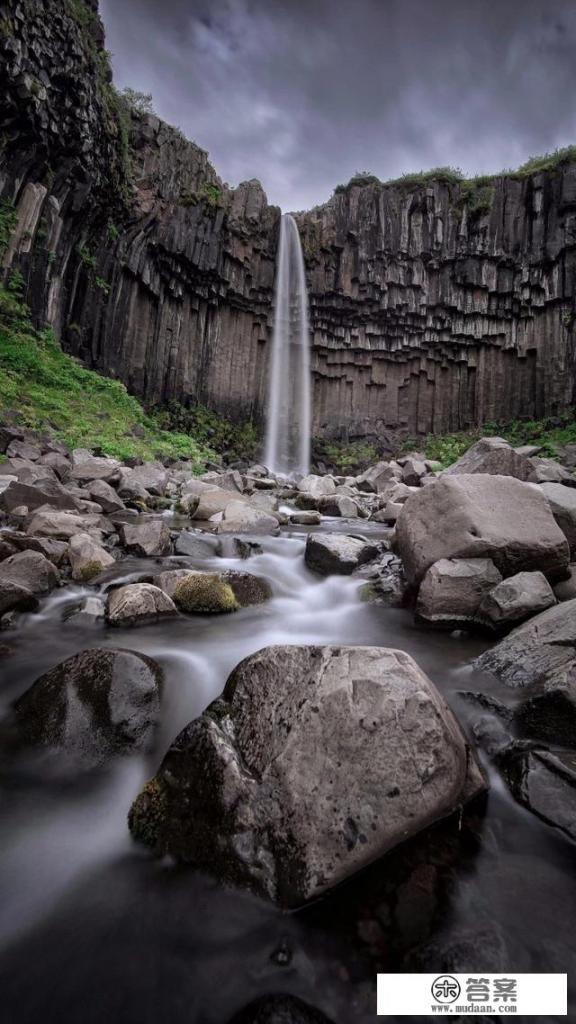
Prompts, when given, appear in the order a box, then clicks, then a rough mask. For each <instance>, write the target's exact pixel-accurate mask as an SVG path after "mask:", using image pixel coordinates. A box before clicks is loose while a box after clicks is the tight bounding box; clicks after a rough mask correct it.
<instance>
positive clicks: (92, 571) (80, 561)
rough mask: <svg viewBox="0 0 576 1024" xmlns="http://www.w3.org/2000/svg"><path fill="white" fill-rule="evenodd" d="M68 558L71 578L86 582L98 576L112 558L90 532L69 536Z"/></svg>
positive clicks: (111, 562) (110, 562)
mask: <svg viewBox="0 0 576 1024" xmlns="http://www.w3.org/2000/svg"><path fill="white" fill-rule="evenodd" d="M68 558H69V560H70V565H71V567H72V579H74V580H81V581H82V582H84V583H88V582H89V581H90V580H92V579H94V577H95V576H98V575H99V574H100V573H101V572H103V570H104V569H105V568H106V567H107V566H108V565H113V564H114V558H113V557H112V555H111V554H110V552H109V551H106V548H103V547H102V545H101V544H98V543H97V541H95V540H94V539H93V538H92V537H91V536H90V534H88V533H77V534H75V536H74V537H71V538H70V545H69V547H68Z"/></svg>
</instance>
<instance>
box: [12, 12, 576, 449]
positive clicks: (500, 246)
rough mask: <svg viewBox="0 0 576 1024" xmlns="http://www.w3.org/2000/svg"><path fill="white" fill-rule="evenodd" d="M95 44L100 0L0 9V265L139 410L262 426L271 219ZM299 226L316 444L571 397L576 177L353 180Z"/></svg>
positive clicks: (545, 407) (543, 406) (269, 210)
mask: <svg viewBox="0 0 576 1024" xmlns="http://www.w3.org/2000/svg"><path fill="white" fill-rule="evenodd" d="M102 47H103V32H102V26H101V23H100V20H99V18H98V14H97V4H96V0H10V2H8V3H3V4H0V86H1V87H2V98H1V100H0V132H1V133H2V147H1V149H0V196H2V197H3V200H4V203H5V201H7V200H8V201H13V202H14V203H15V204H16V206H17V210H18V224H17V227H16V231H15V232H14V233H13V235H12V238H11V241H10V244H9V246H8V248H7V250H6V252H5V254H4V257H3V259H4V273H5V274H9V273H12V272H13V271H14V270H15V269H18V270H19V271H20V272H21V273H22V275H23V278H24V286H25V291H26V298H27V301H28V303H29V304H30V306H31V308H32V310H33V313H34V316H35V318H36V320H37V322H38V323H40V324H51V325H52V326H53V327H54V329H55V330H56V332H57V333H58V335H59V336H60V337H61V339H62V343H63V345H64V346H65V348H67V349H68V350H69V351H71V352H72V353H74V354H75V355H78V356H79V357H81V358H82V359H83V360H84V361H85V362H86V363H87V364H88V365H91V366H94V367H95V368H97V369H99V370H101V371H102V372H104V373H107V374H110V375H113V376H116V377H119V378H120V379H121V380H123V381H124V382H125V383H126V385H127V386H128V388H129V389H130V390H131V391H132V392H133V393H135V394H137V395H138V396H139V397H141V398H143V399H144V401H145V402H146V403H147V404H148V405H150V406H154V405H159V404H164V403H166V402H168V401H171V400H176V401H179V402H183V403H192V404H193V403H198V402H200V403H202V404H205V405H208V406H210V407H211V408H213V409H215V410H216V411H217V412H219V413H221V414H224V415H227V416H230V417H231V418H234V419H247V418H255V419H256V420H257V421H261V419H262V415H263V410H264V406H265V388H266V376H267V367H268V360H269V350H270V341H271V322H272V316H271V309H272V298H273V279H274V259H275V252H276V246H277V240H278V229H279V217H280V211H279V210H278V209H277V208H276V207H273V206H269V205H268V203H267V201H266V197H265V195H264V193H263V191H262V188H261V186H260V184H259V183H258V182H257V181H250V182H245V183H243V184H241V185H239V186H238V188H236V189H231V188H229V187H228V186H227V185H225V184H224V183H222V182H221V181H220V179H219V178H218V177H217V175H216V172H215V171H214V169H213V168H212V167H211V165H210V163H209V161H208V157H207V154H206V153H205V152H204V151H203V150H201V149H200V148H199V147H198V146H196V145H194V144H193V143H191V142H188V141H186V140H185V139H184V138H183V136H182V135H181V134H180V132H178V130H176V129H173V128H170V127H168V126H167V125H165V124H163V123H162V122H161V121H159V120H158V119H157V118H156V117H154V116H152V115H148V114H139V113H138V112H136V111H134V110H132V109H130V108H129V107H127V105H126V104H125V103H123V102H122V101H121V100H120V99H119V98H118V96H117V95H116V93H115V92H114V90H113V88H112V86H111V79H110V72H109V68H108V64H107V59H106V57H105V55H104V53H103V49H102ZM255 167H257V155H255ZM479 199H480V201H479ZM6 209H7V208H6ZM297 220H298V223H299V226H300V231H301V236H302V239H303V245H304V251H305V257H306V264H307V272H308V280H309V287H310V304H311V322H312V327H313V353H312V365H313V374H314V431H315V433H316V434H317V435H324V436H331V437H337V438H342V439H348V438H356V437H364V436H376V437H378V438H380V439H385V438H387V437H390V438H393V437H394V436H396V435H398V434H401V433H403V434H410V435H416V434H419V433H420V434H423V433H427V432H429V431H434V432H446V431H449V430H456V429H461V428H465V427H468V426H471V425H475V424H479V423H482V422H486V421H490V420H492V421H493V420H496V421H499V420H507V419H508V420H509V419H512V418H515V417H517V416H528V417H535V416H543V415H555V414H557V413H559V412H560V411H562V410H563V409H564V408H566V407H567V406H568V405H570V404H571V403H572V401H573V398H574V395H573V390H574V337H575V335H574V323H575V316H574V313H575V306H574V295H575V291H576V287H575V285H576V282H575V266H576V264H575V255H574V254H575V252H576V165H574V164H564V165H561V166H559V167H557V168H556V169H554V170H550V171H547V172H545V173H540V174H534V175H531V176H525V177H522V176H513V175H506V176H503V177H501V178H498V179H495V180H494V181H493V182H492V183H490V185H489V187H483V188H482V189H480V190H478V191H474V190H471V189H470V188H469V186H466V185H461V184H459V183H453V182H450V181H442V180H437V181H426V180H423V181H421V182H418V181H414V182H409V181H405V182H400V183H396V184H390V185H383V184H381V183H380V182H377V181H374V180H371V179H366V180H365V181H363V180H360V181H359V182H357V183H352V184H350V185H349V186H347V187H345V188H342V189H338V190H337V191H336V192H335V194H334V196H333V197H332V198H331V199H330V200H329V202H328V203H326V204H325V205H323V206H321V207H317V208H316V209H314V210H311V211H310V212H308V213H301V214H298V215H297Z"/></svg>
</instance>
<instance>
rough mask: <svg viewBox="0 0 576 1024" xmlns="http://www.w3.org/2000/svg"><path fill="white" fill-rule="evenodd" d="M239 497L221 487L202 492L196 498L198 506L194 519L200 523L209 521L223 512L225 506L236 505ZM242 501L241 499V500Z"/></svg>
mask: <svg viewBox="0 0 576 1024" xmlns="http://www.w3.org/2000/svg"><path fill="white" fill-rule="evenodd" d="M240 498H241V495H238V494H234V493H233V492H232V491H226V490H224V488H222V487H214V488H212V490H208V491H202V493H201V494H200V495H199V496H198V499H199V500H198V505H197V507H196V510H195V512H194V513H193V518H194V519H200V520H202V521H205V520H206V521H207V520H209V519H210V518H211V517H212V516H213V515H216V514H217V513H218V512H223V511H224V509H225V508H226V506H227V505H230V504H232V503H237V502H238V499H240ZM241 500H242V501H243V500H244V499H243V498H242V499H241Z"/></svg>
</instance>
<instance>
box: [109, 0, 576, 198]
mask: <svg viewBox="0 0 576 1024" xmlns="http://www.w3.org/2000/svg"><path fill="white" fill-rule="evenodd" d="M101 10H102V15H103V18H104V22H105V25H106V30H107V46H108V49H109V50H111V51H112V53H113V58H112V61H113V66H114V74H115V80H116V84H117V85H118V86H119V87H120V88H123V87H124V86H126V85H129V86H131V87H132V88H134V89H138V90H141V91H143V92H151V93H152V94H153V97H154V106H155V109H156V111H157V113H158V114H159V115H160V116H161V117H163V118H164V119H165V120H167V121H169V122H170V123H171V124H176V125H178V126H179V127H180V128H181V129H182V131H183V132H184V133H185V134H186V135H187V136H188V137H189V138H191V139H193V140H194V141H195V142H197V143H198V144H199V145H200V146H202V147H203V148H204V149H207V150H208V151H209V153H210V156H211V159H212V162H213V164H214V166H215V168H216V171H217V173H218V174H219V175H220V177H221V178H222V179H223V180H225V181H227V182H229V183H230V184H231V185H237V184H238V182H240V181H243V180H245V179H247V178H259V179H260V180H261V181H262V183H263V185H264V188H265V189H266V192H267V194H268V198H269V200H270V201H271V202H274V203H278V204H279V205H280V206H281V207H282V208H283V209H284V210H299V209H307V208H309V207H311V206H313V205H315V204H316V203H321V202H324V201H325V200H326V199H328V198H329V196H330V194H331V192H332V190H333V188H334V186H335V185H337V184H338V183H339V182H345V181H347V180H348V179H349V178H350V177H351V176H352V175H353V174H354V173H355V172H356V171H358V170H368V171H371V172H373V173H374V174H377V175H378V176H379V177H380V178H383V179H386V178H389V177H395V176H397V175H399V174H402V173H403V172H405V171H414V170H420V169H422V168H424V169H425V168H430V167H434V166H438V165H445V164H451V165H453V166H458V167H461V168H462V169H463V170H464V171H465V172H466V173H481V172H489V171H498V170H501V169H502V168H503V167H513V166H517V165H518V164H520V163H522V162H523V161H524V160H526V159H527V158H528V157H529V156H532V155H534V154H537V153H542V152H545V151H548V150H550V149H554V148H556V147H557V146H565V145H569V144H571V143H576V4H575V3H574V0H101Z"/></svg>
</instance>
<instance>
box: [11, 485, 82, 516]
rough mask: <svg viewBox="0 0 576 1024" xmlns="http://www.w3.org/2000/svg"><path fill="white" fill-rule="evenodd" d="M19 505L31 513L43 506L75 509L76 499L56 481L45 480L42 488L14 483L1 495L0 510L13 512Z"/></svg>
mask: <svg viewBox="0 0 576 1024" xmlns="http://www.w3.org/2000/svg"><path fill="white" fill-rule="evenodd" d="M19 505H26V507H27V508H28V510H29V511H30V512H33V511H34V509H37V508H41V507H42V505H50V506H51V507H52V508H56V509H75V508H76V499H75V498H74V497H73V496H72V495H71V494H69V493H68V491H67V490H66V489H65V488H64V487H62V485H61V484H59V483H57V481H56V480H53V481H51V480H45V481H44V482H43V484H42V485H41V486H38V485H36V486H34V485H33V484H22V483H14V482H12V483H10V484H9V486H8V487H7V488H6V490H5V491H3V492H2V494H0V508H2V509H4V511H5V512H13V511H14V509H15V508H18V506H19Z"/></svg>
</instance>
